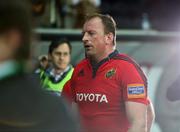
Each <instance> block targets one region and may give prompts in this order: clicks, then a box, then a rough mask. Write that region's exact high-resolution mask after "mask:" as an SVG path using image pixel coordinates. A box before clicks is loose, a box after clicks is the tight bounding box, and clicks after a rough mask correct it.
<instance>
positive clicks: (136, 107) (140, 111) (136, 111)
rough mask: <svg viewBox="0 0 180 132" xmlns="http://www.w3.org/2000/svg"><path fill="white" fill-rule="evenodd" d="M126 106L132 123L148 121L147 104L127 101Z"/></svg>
mask: <svg viewBox="0 0 180 132" xmlns="http://www.w3.org/2000/svg"><path fill="white" fill-rule="evenodd" d="M125 108H126V114H127V117H128V120H129V122H130V124H132V123H134V121H136V122H137V121H140V122H146V112H147V105H145V104H142V103H138V102H131V101H126V102H125Z"/></svg>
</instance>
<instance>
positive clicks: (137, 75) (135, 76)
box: [121, 62, 149, 105]
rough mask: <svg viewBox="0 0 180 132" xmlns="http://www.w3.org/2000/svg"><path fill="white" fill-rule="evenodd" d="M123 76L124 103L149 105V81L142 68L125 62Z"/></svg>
mask: <svg viewBox="0 0 180 132" xmlns="http://www.w3.org/2000/svg"><path fill="white" fill-rule="evenodd" d="M123 64H124V67H123V74H122V77H121V78H122V91H123V99H124V101H133V102H139V103H143V104H146V105H147V104H149V101H148V99H147V96H148V95H147V79H144V77H145V75H144V73H143V71H142V70H141V69H140V67H137V66H135V65H133V64H132V63H129V62H124V63H123Z"/></svg>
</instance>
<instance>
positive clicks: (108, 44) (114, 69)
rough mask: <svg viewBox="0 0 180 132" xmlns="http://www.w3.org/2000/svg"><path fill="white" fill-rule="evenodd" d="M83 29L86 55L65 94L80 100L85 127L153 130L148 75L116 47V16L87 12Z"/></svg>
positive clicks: (92, 130) (89, 131) (101, 131)
mask: <svg viewBox="0 0 180 132" xmlns="http://www.w3.org/2000/svg"><path fill="white" fill-rule="evenodd" d="M82 33H83V38H82V40H83V43H84V48H85V54H86V58H85V59H84V60H82V61H81V62H80V63H79V64H78V65H77V66H76V68H75V70H74V73H73V76H72V78H71V80H70V81H69V82H68V83H67V84H66V85H65V88H64V91H63V95H64V96H67V97H68V98H69V99H70V100H71V101H74V102H75V103H76V104H77V106H78V109H79V112H80V115H81V121H82V124H83V125H84V129H83V131H86V132H127V131H128V132H147V131H150V127H151V125H152V122H153V119H154V112H153V107H152V105H151V103H150V101H149V99H148V95H147V79H146V77H145V75H144V73H143V72H142V70H141V69H140V67H139V65H138V64H137V63H136V62H135V61H134V60H132V59H131V58H130V57H128V56H127V55H124V54H119V53H118V51H117V50H116V49H115V46H116V24H115V21H114V20H113V18H112V17H110V16H109V15H101V14H94V15H91V16H88V17H87V19H86V21H85V23H84V26H83V31H82Z"/></svg>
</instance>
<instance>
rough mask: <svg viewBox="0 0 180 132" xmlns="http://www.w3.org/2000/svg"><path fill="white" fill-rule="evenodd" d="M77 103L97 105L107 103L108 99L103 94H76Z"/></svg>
mask: <svg viewBox="0 0 180 132" xmlns="http://www.w3.org/2000/svg"><path fill="white" fill-rule="evenodd" d="M76 101H77V102H97V103H108V99H107V97H106V95H105V94H95V93H77V94H76Z"/></svg>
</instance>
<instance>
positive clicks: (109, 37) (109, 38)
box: [106, 33, 114, 44]
mask: <svg viewBox="0 0 180 132" xmlns="http://www.w3.org/2000/svg"><path fill="white" fill-rule="evenodd" d="M113 39H114V35H113V34H112V33H108V34H106V44H112V43H113Z"/></svg>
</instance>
